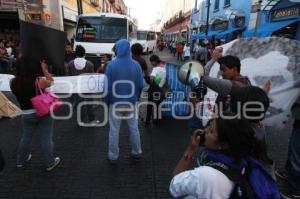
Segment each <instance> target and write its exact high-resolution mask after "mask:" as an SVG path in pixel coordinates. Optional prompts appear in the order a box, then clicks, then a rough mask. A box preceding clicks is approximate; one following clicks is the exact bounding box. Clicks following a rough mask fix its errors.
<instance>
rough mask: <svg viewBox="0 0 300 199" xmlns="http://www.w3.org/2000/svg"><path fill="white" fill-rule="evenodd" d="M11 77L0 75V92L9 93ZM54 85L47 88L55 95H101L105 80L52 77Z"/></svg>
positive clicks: (81, 76) (92, 76) (87, 77)
mask: <svg viewBox="0 0 300 199" xmlns="http://www.w3.org/2000/svg"><path fill="white" fill-rule="evenodd" d="M13 78H14V76H13V75H6V74H0V91H11V90H10V85H9V82H10V80H11V79H13ZM53 79H54V84H53V85H52V86H51V87H50V88H49V89H50V90H51V91H53V92H54V93H57V94H66V93H103V92H104V86H105V83H104V81H105V78H104V75H102V74H87V75H80V76H65V77H53Z"/></svg>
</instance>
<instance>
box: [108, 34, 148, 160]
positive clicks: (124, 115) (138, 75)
mask: <svg viewBox="0 0 300 199" xmlns="http://www.w3.org/2000/svg"><path fill="white" fill-rule="evenodd" d="M115 50H116V55H117V57H116V59H114V60H113V61H111V62H110V63H109V64H108V66H107V69H106V71H105V75H106V77H107V83H108V86H107V89H108V91H107V96H106V98H105V101H106V103H107V105H108V106H109V146H108V160H109V162H110V163H112V164H114V163H117V162H118V159H119V133H120V132H119V131H120V125H121V121H122V120H123V119H124V120H126V121H127V124H128V127H129V132H130V142H131V154H130V157H131V158H132V159H133V160H137V161H138V160H140V158H141V155H142V149H141V142H140V132H139V129H138V118H137V115H136V103H137V101H138V99H139V97H140V94H141V92H142V89H143V73H142V69H141V66H140V65H139V64H138V63H137V62H136V61H134V60H133V59H132V57H131V53H130V43H129V42H128V41H127V40H125V39H121V40H119V41H118V42H117V43H116V48H115ZM124 81H125V82H124Z"/></svg>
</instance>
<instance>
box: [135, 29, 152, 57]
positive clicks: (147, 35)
mask: <svg viewBox="0 0 300 199" xmlns="http://www.w3.org/2000/svg"><path fill="white" fill-rule="evenodd" d="M137 42H138V43H140V44H141V45H142V46H143V52H144V53H147V54H148V53H149V52H153V51H154V49H155V47H156V33H155V32H152V31H146V30H138V31H137Z"/></svg>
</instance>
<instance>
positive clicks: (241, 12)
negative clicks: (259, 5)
mask: <svg viewBox="0 0 300 199" xmlns="http://www.w3.org/2000/svg"><path fill="white" fill-rule="evenodd" d="M198 1H200V2H201V3H200V4H199V2H198ZM208 2H209V1H208V0H202V1H201V0H196V3H195V5H196V6H195V9H194V13H193V16H192V21H191V24H192V25H191V27H192V28H193V31H194V33H195V26H196V25H198V27H199V30H198V31H196V33H195V34H193V37H192V38H191V39H204V38H207V39H209V40H214V39H225V40H227V41H228V40H233V39H236V38H238V37H241V36H242V33H243V32H244V31H245V30H246V29H247V25H248V23H249V20H250V13H251V4H252V1H251V0H242V1H241V0H210V6H208ZM208 11H209V27H208V35H207V36H206V34H205V31H206V28H207V27H206V19H207V12H208ZM197 22H198V23H197Z"/></svg>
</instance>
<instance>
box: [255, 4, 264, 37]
mask: <svg viewBox="0 0 300 199" xmlns="http://www.w3.org/2000/svg"><path fill="white" fill-rule="evenodd" d="M261 3H262V0H259V1H258V9H257V17H256V22H255V29H254V33H253V36H254V37H256V34H257V29H258V24H259V21H260V14H261Z"/></svg>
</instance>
